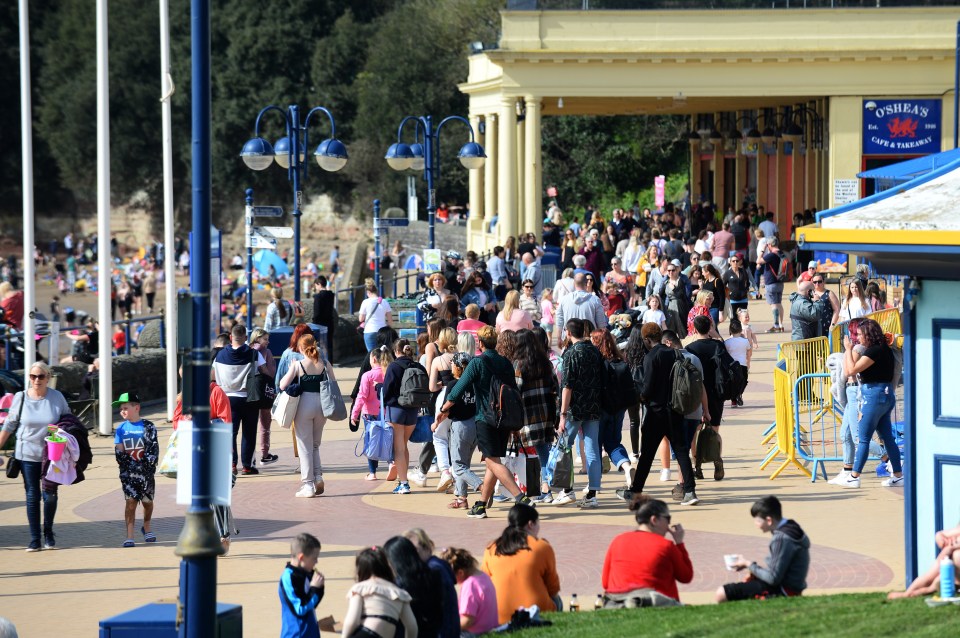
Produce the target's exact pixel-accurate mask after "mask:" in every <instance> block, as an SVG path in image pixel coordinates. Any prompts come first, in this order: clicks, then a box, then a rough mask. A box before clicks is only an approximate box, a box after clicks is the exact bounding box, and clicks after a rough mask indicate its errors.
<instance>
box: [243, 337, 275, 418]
mask: <svg viewBox="0 0 960 638" xmlns="http://www.w3.org/2000/svg"><path fill="white" fill-rule="evenodd" d="M257 354H258V353H257V352H256V351H254V352H253V372H251V373H250V375H249V376H247V403H251V404H253V405H255V406H256V407H257V408H259V409H261V410H264V409H269V408H270V407H271V406H272V405H273V402H274V400H275V399H276V398H277V388H276V386H274V384H273V378H272V377H270V376H269V375H266V374H263V373H262V372H260V371H259V370H258V369H257Z"/></svg>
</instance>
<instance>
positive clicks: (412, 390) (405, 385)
mask: <svg viewBox="0 0 960 638" xmlns="http://www.w3.org/2000/svg"><path fill="white" fill-rule="evenodd" d="M432 400H433V393H432V392H430V377H428V376H427V372H426V370H424V369H423V368H422V367H421V366H420V365H419V364H417V363H412V364H411V365H409V366H407V369H406V370H404V371H403V377H402V378H401V379H400V396H399V397H398V398H397V403H399V404H400V406H401V407H404V408H408V409H413V408H416V409H420V408H429V407H430V404H431V403H432Z"/></svg>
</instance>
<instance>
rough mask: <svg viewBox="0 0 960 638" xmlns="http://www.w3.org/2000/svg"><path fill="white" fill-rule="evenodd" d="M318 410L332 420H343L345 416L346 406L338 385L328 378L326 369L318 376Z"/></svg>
mask: <svg viewBox="0 0 960 638" xmlns="http://www.w3.org/2000/svg"><path fill="white" fill-rule="evenodd" d="M327 365H330V364H329V363H327ZM320 410H321V411H322V412H323V416H325V417H327V418H328V419H330V420H332V421H343V420H345V419H346V418H347V406H346V405H345V404H344V402H343V395H342V394H341V393H340V386H338V385H337V382H336V381H333V380H332V379H330V376H329V375H328V374H327V371H326V369H324V371H323V374H322V375H321V378H320Z"/></svg>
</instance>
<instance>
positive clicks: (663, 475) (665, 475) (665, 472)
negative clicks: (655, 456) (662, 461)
mask: <svg viewBox="0 0 960 638" xmlns="http://www.w3.org/2000/svg"><path fill="white" fill-rule="evenodd" d="M660 480H661V481H669V480H670V470H669V469H667V468H664V469H662V470H660Z"/></svg>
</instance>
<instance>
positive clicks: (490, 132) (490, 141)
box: [483, 113, 497, 224]
mask: <svg viewBox="0 0 960 638" xmlns="http://www.w3.org/2000/svg"><path fill="white" fill-rule="evenodd" d="M484 122H485V127H486V132H485V133H484V139H486V144H484V145H483V150H484V151H485V152H486V153H487V161H486V162H484V164H483V221H484V223H485V224H489V223H490V222H491V221H492V220H493V218H494V217H495V216H496V214H497V116H496V115H494V114H493V113H488V114H487V115H485V116H484Z"/></svg>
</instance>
